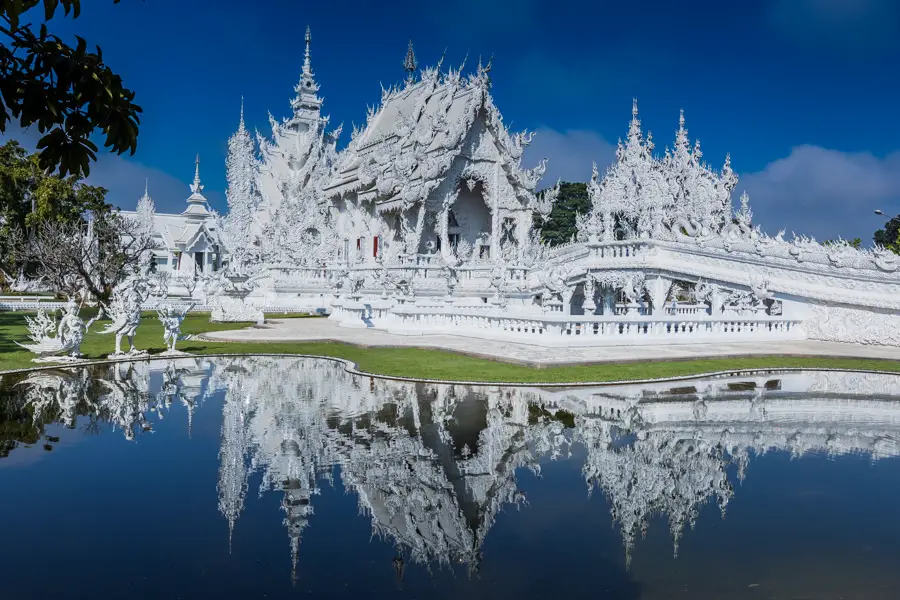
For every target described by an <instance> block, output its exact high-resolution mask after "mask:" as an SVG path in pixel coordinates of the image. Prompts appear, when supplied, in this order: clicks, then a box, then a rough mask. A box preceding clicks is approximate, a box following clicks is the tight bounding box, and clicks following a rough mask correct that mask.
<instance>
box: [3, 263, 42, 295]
mask: <svg viewBox="0 0 900 600" xmlns="http://www.w3.org/2000/svg"><path fill="white" fill-rule="evenodd" d="M0 275H3V281H4V282H5V284H6V285H7V286H8V287H9V289H10V291H12V292H18V293H29V292H45V291H47V285H46V284H45V283H44V280H43V278H38V279H29V278H28V277H26V276H25V269H24V268H23V269H19V273H18V275H16V277H13V276H11V275H10V274H9V273H7V272H6V271H4V270H3V269H0Z"/></svg>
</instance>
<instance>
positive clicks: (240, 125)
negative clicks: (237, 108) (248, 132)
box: [238, 96, 245, 131]
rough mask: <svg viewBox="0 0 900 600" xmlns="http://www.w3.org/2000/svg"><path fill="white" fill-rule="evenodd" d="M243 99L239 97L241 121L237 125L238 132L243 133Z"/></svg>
mask: <svg viewBox="0 0 900 600" xmlns="http://www.w3.org/2000/svg"><path fill="white" fill-rule="evenodd" d="M244 129H245V127H244V97H243V96H241V121H240V123H238V131H244Z"/></svg>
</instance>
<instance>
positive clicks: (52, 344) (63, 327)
mask: <svg viewBox="0 0 900 600" xmlns="http://www.w3.org/2000/svg"><path fill="white" fill-rule="evenodd" d="M80 310H81V307H80V306H79V305H78V304H76V303H75V300H74V299H73V298H70V299H69V301H68V302H67V303H66V307H65V308H64V309H63V315H62V317H61V318H60V320H59V324H58V325H57V323H56V320H55V319H52V318H50V317H49V316H47V313H46V312H44V310H43V309H41V310H39V311H38V314H37V316H36V317H35V318H34V319H32V318H31V317H25V321H26V323H27V324H28V332H29V337H30V338H31V341H32V342H34V343H33V344H19V343H18V342H16V343H17V344H18V345H19V346H21V347H22V348H25V349H26V350H28V351H30V352H33V353H35V354H37V355H38V358H36V359H34V362H76V361H78V360H81V357H82V354H81V342H82V341H84V336H85V334H86V333H87V330H88V328H89V327H90V326H91V325H93V323H94V321H96V320H97V319H98V318H99V317H100V315H97V316H96V317H94V318H93V319H91V320H90V321H88V323H87V324H85V322H84V321H83V320H82V319H81V317H80V316H79V315H78V313H79V312H80ZM54 334H55V335H54ZM63 353H65V354H66V355H65V356H53V355H55V354H63Z"/></svg>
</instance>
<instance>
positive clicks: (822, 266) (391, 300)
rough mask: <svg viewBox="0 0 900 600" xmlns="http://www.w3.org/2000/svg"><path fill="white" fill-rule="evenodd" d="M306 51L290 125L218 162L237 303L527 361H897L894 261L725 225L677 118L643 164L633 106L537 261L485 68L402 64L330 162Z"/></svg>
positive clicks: (739, 214) (531, 192) (531, 212)
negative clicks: (674, 353) (728, 345)
mask: <svg viewBox="0 0 900 600" xmlns="http://www.w3.org/2000/svg"><path fill="white" fill-rule="evenodd" d="M310 43H311V40H310V34H309V31H308V30H307V35H306V54H305V58H304V63H303V67H302V74H301V77H300V82H299V83H298V85H297V86H296V88H295V90H296V96H295V98H294V100H293V101H292V102H291V115H290V116H289V117H288V118H286V119H284V120H282V121H280V122H279V121H277V120H276V119H274V118H272V117H270V122H271V125H272V134H271V137H270V138H263V137H261V136H258V135H257V137H258V147H259V150H258V151H257V149H256V144H254V142H253V140H252V138H251V136H250V134H249V132H248V131H247V130H246V127H245V125H244V120H243V111H242V112H241V120H240V124H239V129H238V132H237V133H236V134H235V135H234V136H232V138H231V140H230V142H229V157H228V163H227V167H228V169H227V170H228V182H229V189H228V203H229V213H228V215H227V216H226V217H225V218H224V219H223V224H222V226H221V228H220V231H219V233H220V238H221V242H222V245H223V246H224V248H226V249H227V250H228V251H229V253H230V254H229V256H230V258H229V261H230V263H229V269H230V270H231V271H233V272H235V273H237V274H240V275H242V276H244V277H246V276H248V275H253V276H255V277H256V278H257V280H258V281H261V282H262V283H261V285H260V286H259V287H258V288H257V290H256V291H255V292H253V294H251V296H250V298H249V301H251V302H255V303H257V304H258V305H260V306H266V307H283V308H284V309H287V310H320V311H322V310H324V311H327V312H329V313H330V314H331V318H332V319H334V320H336V321H338V322H339V323H340V324H341V325H343V326H347V327H376V328H382V329H386V330H388V331H390V332H393V333H397V334H407V335H408V334H422V333H453V334H457V335H468V336H475V337H488V338H494V339H503V340H510V341H519V342H524V343H530V344H537V345H542V346H559V345H564V346H571V345H610V344H612V345H615V344H657V343H666V344H670V343H698V342H706V341H713V340H715V341H735V342H739V341H747V342H754V341H759V340H800V339H818V340H829V341H843V342H857V343H871V344H891V345H897V344H900V316H898V314H897V311H898V309H900V272H898V267H900V261H898V257H897V256H896V255H894V254H893V253H891V252H890V251H888V250H886V249H884V248H878V247H876V248H874V249H872V250H858V249H855V248H853V247H851V246H850V245H849V244H847V243H844V242H838V243H834V244H829V245H827V246H826V245H822V244H820V243H818V242H816V241H815V240H814V239H811V238H808V237H805V236H802V235H794V237H793V239H791V240H786V239H784V237H783V232H780V233H778V235H776V236H774V237H771V236H769V235H768V234H766V233H764V232H762V231H761V230H760V228H759V227H758V226H755V225H754V224H753V222H752V211H751V208H750V204H749V198H748V197H747V196H746V194H744V195H743V196H741V198H740V201H739V206H737V207H735V206H734V204H735V202H734V199H733V196H732V195H733V192H734V190H735V188H736V186H737V176H736V175H735V173H734V171H733V170H732V167H731V161H730V157H725V160H724V166H723V167H722V169H721V171H717V170H714V169H713V168H711V167H709V166H708V165H707V164H706V163H704V162H703V160H702V157H703V154H702V152H701V150H700V146H699V143H693V144H692V143H691V140H690V139H689V137H688V132H687V129H686V126H685V118H684V113H683V112H682V114H681V116H680V118H679V121H678V127H677V129H676V130H675V135H674V140H673V142H672V147H671V149H668V148H667V149H666V150H665V152H664V153H663V155H662V156H659V155H656V154H654V145H653V142H652V141H651V139H650V136H649V135H647V136H645V135H644V133H643V130H642V127H641V122H640V120H639V118H638V107H637V102H636V101H635V102H634V103H633V105H632V110H631V122H630V124H629V126H628V129H627V135H626V138H625V140H624V141H621V142H620V143H619V148H618V151H617V154H616V161H615V163H614V164H613V165H611V166H610V167H609V168H607V169H606V170H605V171H602V170H600V169H598V168H596V167H595V169H594V175H593V177H592V180H591V181H590V183H589V193H590V198H591V202H592V208H591V211H590V212H589V213H588V214H585V215H579V217H578V221H577V228H578V235H577V239H575V240H573V241H572V242H571V243H569V244H566V245H563V246H557V247H553V248H551V247H548V246H546V245H544V244H543V243H541V241H540V239H539V235H538V232H537V231H536V230H535V229H534V228H533V223H534V221H535V218H538V219H539V218H540V217H546V216H547V215H548V214H549V213H550V211H551V209H552V206H553V202H554V201H555V196H556V193H557V192H558V187H552V188H549V189H546V190H544V191H543V192H538V191H537V188H538V185H539V182H540V180H541V177H542V175H543V174H544V171H545V166H544V163H543V162H542V163H540V164H538V165H537V166H535V167H534V168H531V169H528V168H525V167H523V165H522V164H521V159H522V154H523V149H524V148H525V147H526V146H527V145H528V143H529V142H530V140H531V134H528V133H524V132H523V133H512V132H510V131H509V130H508V129H507V127H506V126H505V124H504V123H503V120H502V118H501V116H500V112H499V111H498V109H497V107H496V106H495V104H494V101H493V98H492V96H491V93H490V89H491V80H490V71H491V63H490V62H489V63H488V64H487V65H482V64H481V61H479V62H478V64H477V66H476V67H475V70H474V73H471V74H465V73H464V71H465V68H464V67H465V65H461V66H460V67H459V68H457V69H454V68H452V67H450V68H448V69H446V70H442V67H443V65H442V63H443V59H442V60H441V62H440V63H438V65H437V66H436V67H434V68H425V69H422V70H421V71H419V72H418V73H417V65H416V58H415V55H414V53H413V48H412V44H410V46H409V50H408V53H407V57H406V60H405V61H404V67H405V70H406V74H407V76H406V79H405V81H404V82H403V83H402V84H400V85H398V86H396V87H392V88H390V89H383V91H382V99H381V103H380V106H378V107H377V108H375V109H370V110H369V113H368V116H367V120H366V124H365V126H364V127H361V128H354V131H353V132H352V135H351V140H350V142H349V145H348V146H347V147H346V148H344V149H343V150H341V151H337V149H336V140H337V138H338V136H339V134H340V128H337V129H335V130H329V128H328V123H329V121H328V118H327V117H325V116H323V115H322V113H321V109H322V99H321V97H320V96H319V95H318V94H319V91H320V86H319V83H318V82H317V80H316V78H315V75H314V72H313V69H312V65H311V56H310ZM182 237H184V236H182ZM188 238H190V239H191V240H193V238H191V237H190V236H187V237H186V238H185V239H188ZM176 239H178V240H180V239H181V238H173V243H174V242H175V240H176ZM179 243H183V244H187V245H185V249H184V250H181V252H186V251H189V250H188V248H193V246H190V244H193V243H194V242H193V241H181V242H179ZM198 247H199V246H198ZM202 247H203V248H208V247H209V246H207V245H203V246H202ZM203 252H208V250H203ZM173 254H174V252H173ZM194 256H195V257H196V254H195V255H194ZM170 260H171V259H170ZM203 260H205V259H203ZM182 262H183V261H182ZM198 264H199V263H198Z"/></svg>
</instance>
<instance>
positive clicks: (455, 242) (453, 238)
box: [447, 233, 459, 249]
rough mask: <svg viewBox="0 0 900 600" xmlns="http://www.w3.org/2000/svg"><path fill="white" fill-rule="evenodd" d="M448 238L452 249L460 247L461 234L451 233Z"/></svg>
mask: <svg viewBox="0 0 900 600" xmlns="http://www.w3.org/2000/svg"><path fill="white" fill-rule="evenodd" d="M447 238H448V239H449V240H450V247H451V248H454V249H455V248H456V247H457V246H459V234H458V233H451V234H449V235H448V236H447Z"/></svg>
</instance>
